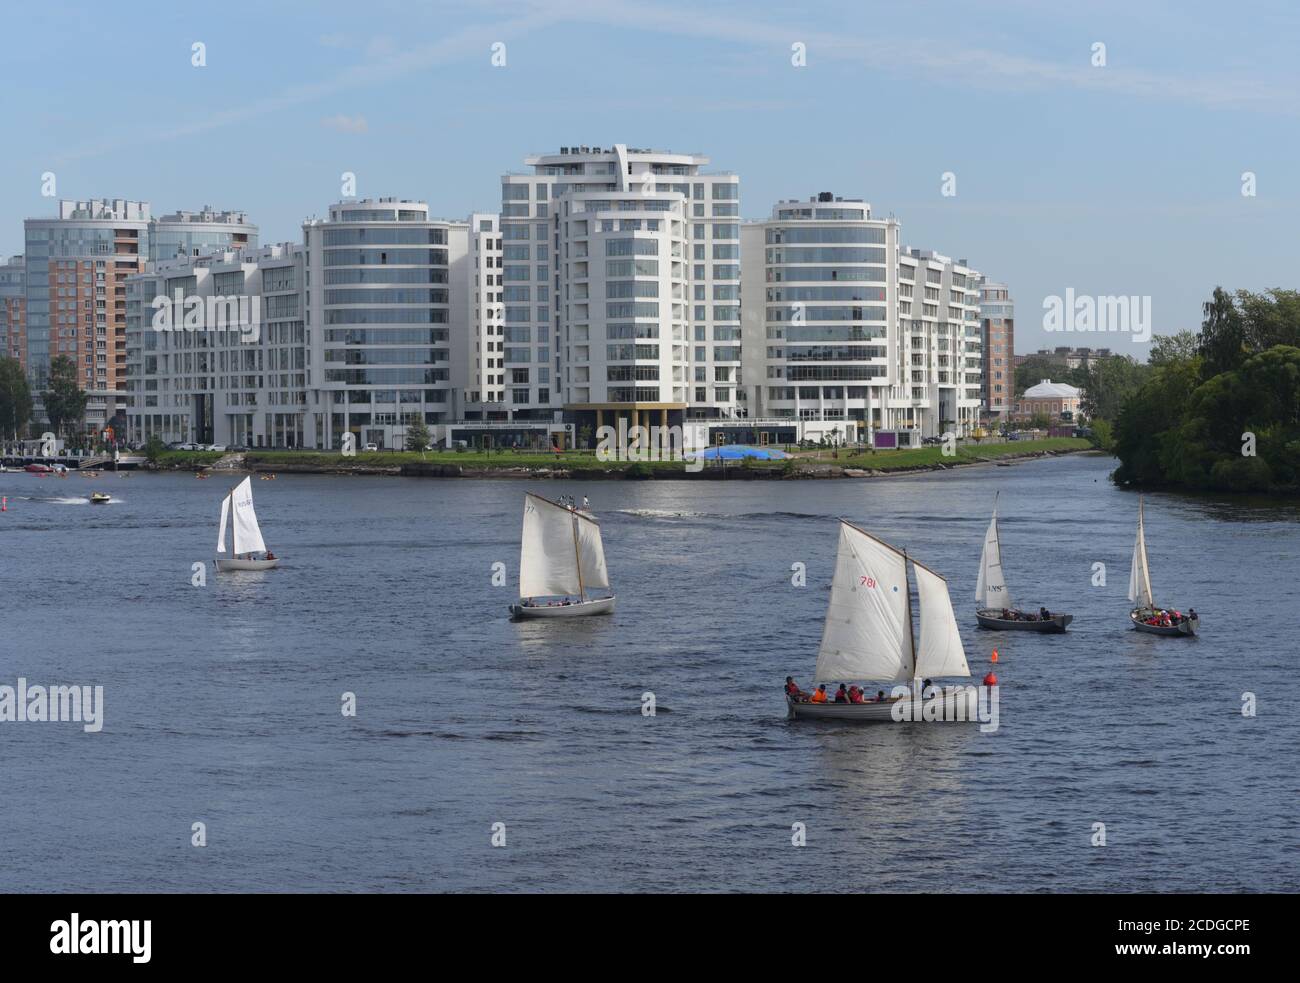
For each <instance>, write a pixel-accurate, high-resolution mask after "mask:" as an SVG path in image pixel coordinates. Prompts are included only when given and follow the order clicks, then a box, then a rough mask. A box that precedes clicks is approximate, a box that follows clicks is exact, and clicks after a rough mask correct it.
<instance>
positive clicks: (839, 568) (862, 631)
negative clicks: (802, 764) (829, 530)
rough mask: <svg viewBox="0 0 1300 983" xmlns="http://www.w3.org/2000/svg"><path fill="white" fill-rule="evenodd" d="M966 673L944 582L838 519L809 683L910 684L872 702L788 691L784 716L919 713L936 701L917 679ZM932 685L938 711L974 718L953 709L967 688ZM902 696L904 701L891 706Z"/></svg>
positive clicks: (867, 718)
mask: <svg viewBox="0 0 1300 983" xmlns="http://www.w3.org/2000/svg"><path fill="white" fill-rule="evenodd" d="M909 559H910V560H911V562H912V572H913V574H914V575H915V577H916V592H917V596H918V597H919V598H920V606H921V639H920V645H919V647H918V645H917V644H916V639H915V636H914V633H913V631H912V595H911V591H910V589H909V587H908V580H907V563H908V560H909ZM969 675H970V668H969V667H968V666H967V665H966V652H965V650H964V649H963V648H962V644H961V635H960V634H959V632H958V631H957V619H956V617H954V615H953V613H952V601H951V599H950V598H949V596H948V582H947V581H946V580H945V579H944V578H943V577H941V576H939V574H937V573H935V572H934V571H933V570H931V569H930V568H929V567H927V566H925V565H924V564H922V563H919V562H917V561H916V560H915V559H912V558H911V557H909V556H908V555H907V554H906V553H904V552H903V551H901V550H898V549H895V548H894V547H893V546H890V545H889V544H888V543H886V542H885V541H884V540H881V539H877V538H876V537H875V536H873V535H871V534H870V533H868V532H866V531H865V530H862V529H859V528H858V527H857V526H855V525H853V524H852V523H851V522H845V521H844V520H843V519H841V520H840V542H839V550H838V553H837V554H836V558H835V577H834V579H833V580H832V581H831V598H830V603H829V604H828V605H827V608H826V623H825V626H824V627H823V629H822V642H821V648H820V649H819V650H818V652H817V669H816V672H815V674H814V677H813V683H814V684H817V683H827V684H830V683H834V682H848V681H850V680H853V681H855V682H856V681H860V680H861V681H867V680H870V681H872V682H878V683H908V682H910V683H911V684H912V692H911V694H910V695H909V696H904V697H897V698H886V699H884V700H882V701H880V702H879V703H830V702H827V703H811V702H805V701H803V700H799V699H796V698H794V697H793V696H791V695H790V694H788V693H787V694H786V704H787V706H788V708H789V715H790V717H791V718H792V719H812V720H848V721H860V722H863V723H868V722H881V723H889V722H894V721H900V720H922V719H929V716H928V715H926V716H924V717H923V715H922V710H923V707H924V706H926V705H928V704H932V703H933V704H934V705H936V706H939V705H940V704H939V701H938V698H937V697H929V698H925V697H923V694H922V693H921V687H920V681H921V679H922V678H924V677H936V676H969ZM938 692H941V693H942V704H941V706H942V714H941V715H940V719H944V720H952V719H974V715H973V714H970V715H966V714H963V713H961V712H959V711H958V705H959V704H961V703H964V702H965V701H967V700H969V698H970V697H971V696H973V695H974V694H975V690H974V689H973V688H971V687H961V686H954V687H948V688H945V689H942V690H939V691H938ZM929 693H930V691H929V690H927V691H926V694H927V695H928V694H929ZM908 702H910V703H911V704H912V705H911V707H906V706H904V707H899V706H898V704H899V703H908ZM963 709H965V708H963ZM904 711H906V712H904Z"/></svg>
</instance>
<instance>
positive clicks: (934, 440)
mask: <svg viewBox="0 0 1300 983" xmlns="http://www.w3.org/2000/svg"><path fill="white" fill-rule="evenodd" d="M921 443H922V444H942V443H943V438H942V437H922V438H921Z"/></svg>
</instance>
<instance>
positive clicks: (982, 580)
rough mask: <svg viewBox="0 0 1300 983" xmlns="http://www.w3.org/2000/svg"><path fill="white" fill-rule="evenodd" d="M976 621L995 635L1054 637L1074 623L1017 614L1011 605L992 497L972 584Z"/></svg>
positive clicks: (1050, 615)
mask: <svg viewBox="0 0 1300 983" xmlns="http://www.w3.org/2000/svg"><path fill="white" fill-rule="evenodd" d="M975 603H976V604H978V605H979V607H977V608H976V609H975V620H976V621H978V622H979V625H980V627H981V628H991V629H993V630H994V631H1036V632H1043V633H1049V634H1050V633H1057V632H1063V631H1065V627H1066V625H1068V624H1069V623H1070V622H1071V621H1073V620H1074V615H1072V614H1054V613H1053V612H1051V611H1048V612H1047V615H1048V616H1047V617H1043V612H1042V610H1040V611H1039V613H1038V614H1027V613H1025V612H1023V611H1020V610H1018V609H1017V608H1016V606H1015V605H1014V604H1013V603H1012V601H1011V591H1010V590H1009V589H1008V588H1007V581H1006V576H1005V574H1004V572H1003V570H1002V542H1001V539H1000V538H999V536H998V499H997V495H994V496H993V518H992V519H991V520H990V521H989V528H988V531H987V532H985V533H984V549H983V551H981V553H980V572H979V579H978V580H976V582H975Z"/></svg>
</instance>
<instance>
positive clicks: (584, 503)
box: [582, 495, 591, 512]
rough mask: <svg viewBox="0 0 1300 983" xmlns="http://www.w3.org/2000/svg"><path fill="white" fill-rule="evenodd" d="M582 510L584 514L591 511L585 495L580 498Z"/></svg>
mask: <svg viewBox="0 0 1300 983" xmlns="http://www.w3.org/2000/svg"><path fill="white" fill-rule="evenodd" d="M582 508H583V511H585V512H590V511H591V499H589V498H588V497H587V496H586V495H583V496H582Z"/></svg>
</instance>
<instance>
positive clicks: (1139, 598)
mask: <svg viewBox="0 0 1300 983" xmlns="http://www.w3.org/2000/svg"><path fill="white" fill-rule="evenodd" d="M1128 599H1129V600H1130V601H1132V602H1133V603H1134V604H1137V605H1139V606H1141V607H1147V608H1153V607H1155V606H1156V604H1155V601H1154V599H1153V598H1152V596H1151V570H1150V568H1149V567H1148V566H1147V539H1146V535H1145V533H1144V532H1143V528H1142V499H1140V498H1139V499H1138V534H1137V540H1136V541H1135V542H1134V543H1133V566H1132V567H1131V568H1130V569H1129V575H1128Z"/></svg>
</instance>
